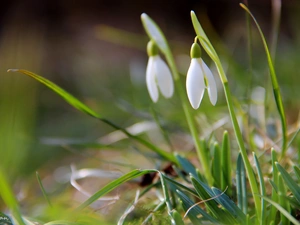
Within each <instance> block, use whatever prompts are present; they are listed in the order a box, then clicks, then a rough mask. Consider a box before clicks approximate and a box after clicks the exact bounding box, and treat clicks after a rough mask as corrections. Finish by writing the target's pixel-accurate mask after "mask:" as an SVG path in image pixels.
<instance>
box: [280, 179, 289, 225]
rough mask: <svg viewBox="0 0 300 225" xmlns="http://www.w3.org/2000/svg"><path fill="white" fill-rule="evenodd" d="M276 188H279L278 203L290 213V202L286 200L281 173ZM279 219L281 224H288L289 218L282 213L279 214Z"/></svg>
mask: <svg viewBox="0 0 300 225" xmlns="http://www.w3.org/2000/svg"><path fill="white" fill-rule="evenodd" d="M278 190H279V195H278V197H279V199H278V200H279V201H278V203H279V205H280V206H281V207H282V208H284V209H285V210H286V211H288V212H289V213H291V208H290V203H289V201H287V200H286V187H285V185H284V181H283V179H282V175H281V174H279V176H278ZM280 220H281V224H287V225H289V224H290V223H289V220H288V219H287V218H286V217H285V216H284V214H282V213H281V214H280Z"/></svg>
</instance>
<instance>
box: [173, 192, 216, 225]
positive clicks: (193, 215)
mask: <svg viewBox="0 0 300 225" xmlns="http://www.w3.org/2000/svg"><path fill="white" fill-rule="evenodd" d="M177 194H178V196H179V198H180V200H181V201H182V207H183V209H184V210H185V211H188V210H189V211H188V213H187V216H188V217H189V218H190V220H191V221H192V222H193V224H201V220H200V219H199V218H198V215H199V214H201V215H202V216H203V219H205V220H208V221H210V222H212V223H219V221H218V220H216V219H215V218H213V217H212V216H210V215H209V214H208V213H207V212H205V211H204V210H203V209H201V208H200V207H199V206H198V205H195V203H194V202H193V201H192V200H191V199H190V198H189V197H188V196H187V195H185V194H184V193H183V192H181V191H180V190H177ZM191 207H192V208H191Z"/></svg>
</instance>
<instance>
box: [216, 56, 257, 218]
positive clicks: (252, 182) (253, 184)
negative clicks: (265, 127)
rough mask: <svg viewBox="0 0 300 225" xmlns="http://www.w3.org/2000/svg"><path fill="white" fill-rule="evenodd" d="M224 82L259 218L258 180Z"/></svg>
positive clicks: (232, 120)
mask: <svg viewBox="0 0 300 225" xmlns="http://www.w3.org/2000/svg"><path fill="white" fill-rule="evenodd" d="M216 65H217V68H218V70H219V73H220V75H221V76H220V77H222V76H226V75H225V72H224V70H223V67H222V65H221V62H220V61H217V62H216ZM221 80H222V79H221ZM222 84H223V88H224V92H225V97H226V102H227V106H228V110H229V114H230V118H231V122H232V125H233V129H234V133H235V136H236V139H237V143H238V146H239V148H240V152H241V156H242V158H243V161H244V164H245V169H246V172H247V175H248V179H249V184H250V188H251V192H252V195H253V199H254V203H255V209H256V215H257V218H261V215H260V214H261V202H260V198H259V190H258V186H257V182H256V179H255V176H254V173H253V170H252V167H251V164H250V161H249V159H248V155H247V151H246V148H245V145H244V141H243V136H242V133H241V130H240V127H239V124H238V121H237V119H236V115H235V111H234V108H233V104H232V102H233V101H232V99H231V93H230V90H229V86H228V81H226V82H223V80H222Z"/></svg>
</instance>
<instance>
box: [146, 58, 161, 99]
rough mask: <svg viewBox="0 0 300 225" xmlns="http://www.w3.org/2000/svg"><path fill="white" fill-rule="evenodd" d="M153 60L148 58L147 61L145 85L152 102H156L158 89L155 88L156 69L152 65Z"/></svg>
mask: <svg viewBox="0 0 300 225" xmlns="http://www.w3.org/2000/svg"><path fill="white" fill-rule="evenodd" d="M154 62H155V60H154V58H153V57H150V58H149V60H148V65H147V70H146V84H147V88H148V92H149V95H150V97H151V99H152V101H153V102H157V100H158V89H157V86H156V78H155V77H156V74H155V73H156V69H155V65H154Z"/></svg>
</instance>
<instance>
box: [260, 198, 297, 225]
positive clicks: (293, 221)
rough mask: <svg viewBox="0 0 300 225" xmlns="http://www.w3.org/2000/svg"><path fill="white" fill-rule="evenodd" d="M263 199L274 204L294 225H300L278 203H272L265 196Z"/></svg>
mask: <svg viewBox="0 0 300 225" xmlns="http://www.w3.org/2000/svg"><path fill="white" fill-rule="evenodd" d="M261 197H262V198H264V199H265V200H266V201H267V202H269V203H270V204H272V205H273V206H274V207H275V208H276V209H278V210H279V211H280V212H281V213H282V214H283V215H284V216H285V217H286V218H288V220H289V221H291V222H292V223H293V224H294V225H300V223H299V221H298V220H297V219H296V218H294V217H293V216H292V215H291V214H290V213H289V212H288V211H286V210H285V209H284V208H283V207H282V206H281V205H279V204H278V203H276V202H274V201H272V200H271V199H269V198H267V197H265V196H261Z"/></svg>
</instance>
